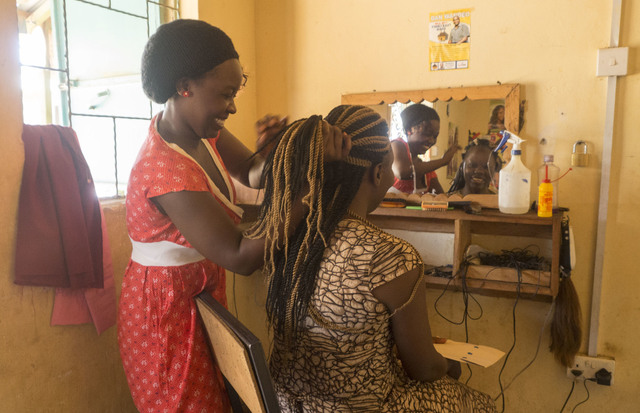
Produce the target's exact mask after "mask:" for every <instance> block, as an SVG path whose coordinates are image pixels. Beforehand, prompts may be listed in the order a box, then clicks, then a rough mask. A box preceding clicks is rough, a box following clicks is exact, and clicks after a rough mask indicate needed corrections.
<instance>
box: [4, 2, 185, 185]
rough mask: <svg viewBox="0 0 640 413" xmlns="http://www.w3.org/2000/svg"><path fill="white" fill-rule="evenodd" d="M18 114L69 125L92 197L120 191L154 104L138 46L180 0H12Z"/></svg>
mask: <svg viewBox="0 0 640 413" xmlns="http://www.w3.org/2000/svg"><path fill="white" fill-rule="evenodd" d="M16 3H17V9H18V24H19V29H20V63H21V71H22V93H23V102H22V103H23V108H24V109H23V118H24V123H27V124H51V123H53V124H58V125H64V126H71V127H72V128H73V129H74V130H75V131H76V133H77V135H78V139H79V141H80V146H81V148H82V151H83V153H84V156H85V158H86V160H87V163H88V164H89V167H90V168H91V174H92V175H93V179H94V182H95V185H96V191H97V193H98V196H99V197H118V196H123V195H124V191H125V189H126V185H127V180H128V178H129V171H130V169H131V166H132V165H133V162H134V160H135V156H136V155H137V152H138V149H139V147H140V145H141V144H142V141H143V140H144V138H145V137H146V134H147V128H148V127H149V121H150V119H151V117H152V115H153V113H155V112H157V111H158V110H160V107H158V106H157V105H155V104H153V103H152V102H150V101H149V99H147V98H146V96H145V95H144V92H143V91H142V85H141V81H140V57H141V56H142V50H143V49H144V45H145V43H146V41H147V39H148V38H149V35H150V34H152V33H153V32H155V30H156V29H157V27H158V26H160V25H161V24H163V23H166V22H169V21H172V20H175V19H177V18H179V12H178V7H179V0H157V1H151V0H92V1H85V0H18V1H17V2H16Z"/></svg>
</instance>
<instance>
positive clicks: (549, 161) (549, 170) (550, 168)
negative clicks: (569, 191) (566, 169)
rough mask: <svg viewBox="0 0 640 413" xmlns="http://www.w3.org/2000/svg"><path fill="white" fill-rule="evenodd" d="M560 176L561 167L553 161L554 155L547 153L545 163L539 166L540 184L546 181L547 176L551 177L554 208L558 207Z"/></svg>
mask: <svg viewBox="0 0 640 413" xmlns="http://www.w3.org/2000/svg"><path fill="white" fill-rule="evenodd" d="M559 176H560V168H558V167H557V166H556V165H554V163H553V155H545V156H544V163H543V164H542V165H540V167H539V168H538V186H540V184H541V183H542V181H544V179H545V178H549V181H550V182H551V185H553V204H552V208H553V210H554V211H555V210H557V209H558V177H559Z"/></svg>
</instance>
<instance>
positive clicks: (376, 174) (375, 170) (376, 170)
mask: <svg viewBox="0 0 640 413" xmlns="http://www.w3.org/2000/svg"><path fill="white" fill-rule="evenodd" d="M369 175H370V177H371V183H372V184H373V185H374V186H375V187H377V186H379V185H380V183H381V182H382V164H381V163H379V164H375V165H373V166H372V167H371V169H370V172H369Z"/></svg>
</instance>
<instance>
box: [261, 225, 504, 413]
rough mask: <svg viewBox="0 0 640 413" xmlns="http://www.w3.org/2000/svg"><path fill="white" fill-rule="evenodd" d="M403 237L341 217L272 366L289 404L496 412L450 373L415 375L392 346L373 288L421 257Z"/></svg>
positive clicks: (297, 407) (300, 408)
mask: <svg viewBox="0 0 640 413" xmlns="http://www.w3.org/2000/svg"><path fill="white" fill-rule="evenodd" d="M421 263H422V262H421V259H420V256H419V255H418V254H417V252H416V251H415V249H414V248H413V247H412V246H411V245H410V244H408V243H407V242H405V241H402V240H400V239H398V238H396V237H394V236H392V235H390V234H387V233H385V232H383V231H381V230H379V229H377V228H375V227H373V226H370V225H367V224H365V223H364V222H362V221H358V220H354V219H345V220H343V221H342V222H341V223H340V224H339V225H338V228H337V229H336V232H335V234H334V236H333V237H332V239H331V241H330V245H329V247H328V248H327V249H326V251H325V253H324V257H323V262H322V264H321V268H320V272H319V275H318V280H317V285H316V289H315V292H314V294H313V296H312V299H311V304H310V309H309V310H310V311H309V315H308V316H307V317H306V319H305V320H304V323H303V326H302V329H303V331H302V332H301V333H300V336H299V337H298V338H297V339H296V342H295V343H296V345H295V348H293V349H287V348H286V346H285V345H284V343H283V342H282V341H281V340H279V338H278V337H276V338H275V339H274V345H273V351H272V353H271V360H270V367H271V372H272V375H273V378H274V382H275V385H276V391H277V393H278V398H279V402H280V406H281V408H282V410H283V411H284V412H345V411H363V412H456V413H457V412H474V413H476V412H494V411H495V406H494V403H493V401H492V400H491V398H490V397H489V396H488V395H486V394H484V393H481V392H478V391H476V390H473V389H471V388H469V387H467V386H465V385H464V384H462V383H460V382H458V381H456V380H453V379H452V378H450V377H448V376H445V377H443V378H441V379H438V380H436V381H434V382H431V383H426V382H418V381H414V380H411V379H410V378H409V377H408V376H407V375H406V373H405V372H404V370H403V369H402V366H401V365H400V362H399V360H398V359H397V357H396V356H395V354H394V341H393V334H392V331H391V325H390V314H389V311H388V310H387V308H386V306H385V305H384V304H383V303H382V302H380V301H379V300H377V299H376V298H375V297H374V296H373V294H372V293H371V291H372V290H373V289H374V288H376V287H378V286H380V285H383V284H385V283H387V282H389V281H391V280H393V279H394V278H396V277H398V276H400V275H402V274H405V273H406V272H408V271H410V270H412V269H413V268H415V267H416V266H420V265H421Z"/></svg>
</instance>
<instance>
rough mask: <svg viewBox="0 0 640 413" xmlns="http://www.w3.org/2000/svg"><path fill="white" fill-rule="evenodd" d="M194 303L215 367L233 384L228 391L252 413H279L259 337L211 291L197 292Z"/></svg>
mask: <svg viewBox="0 0 640 413" xmlns="http://www.w3.org/2000/svg"><path fill="white" fill-rule="evenodd" d="M196 304H197V306H198V311H199V312H200V317H201V318H202V321H203V322H204V327H205V330H206V332H207V336H208V337H209V342H210V344H211V349H212V352H213V354H214V357H215V359H216V361H217V363H218V367H219V368H220V371H221V372H222V375H223V376H224V378H225V379H226V381H227V383H229V384H230V385H231V386H232V387H233V389H231V390H233V391H235V392H236V393H237V394H238V395H239V396H240V398H241V399H242V401H243V402H244V404H245V405H246V406H247V407H248V408H249V409H250V410H251V412H253V413H258V412H261V413H273V412H277V413H279V412H280V408H279V406H278V400H277V398H276V393H275V390H274V387H273V381H272V379H271V374H270V373H269V367H268V366H267V362H266V358H265V355H264V350H263V348H262V344H261V343H260V340H259V339H258V337H256V336H255V335H254V334H253V333H252V332H251V331H249V329H248V328H246V327H245V326H244V325H243V324H242V323H241V322H240V321H239V320H238V319H237V318H235V317H234V316H233V315H232V314H231V313H230V312H229V311H228V310H227V309H226V308H224V306H222V304H220V303H219V302H218V301H217V300H216V299H215V298H213V297H211V295H210V294H208V293H206V292H203V293H201V294H199V295H198V296H197V297H196ZM228 390H229V389H228ZM229 393H231V394H232V393H233V392H232V391H229ZM230 397H231V395H230ZM232 404H233V400H232ZM234 411H235V409H234Z"/></svg>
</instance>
